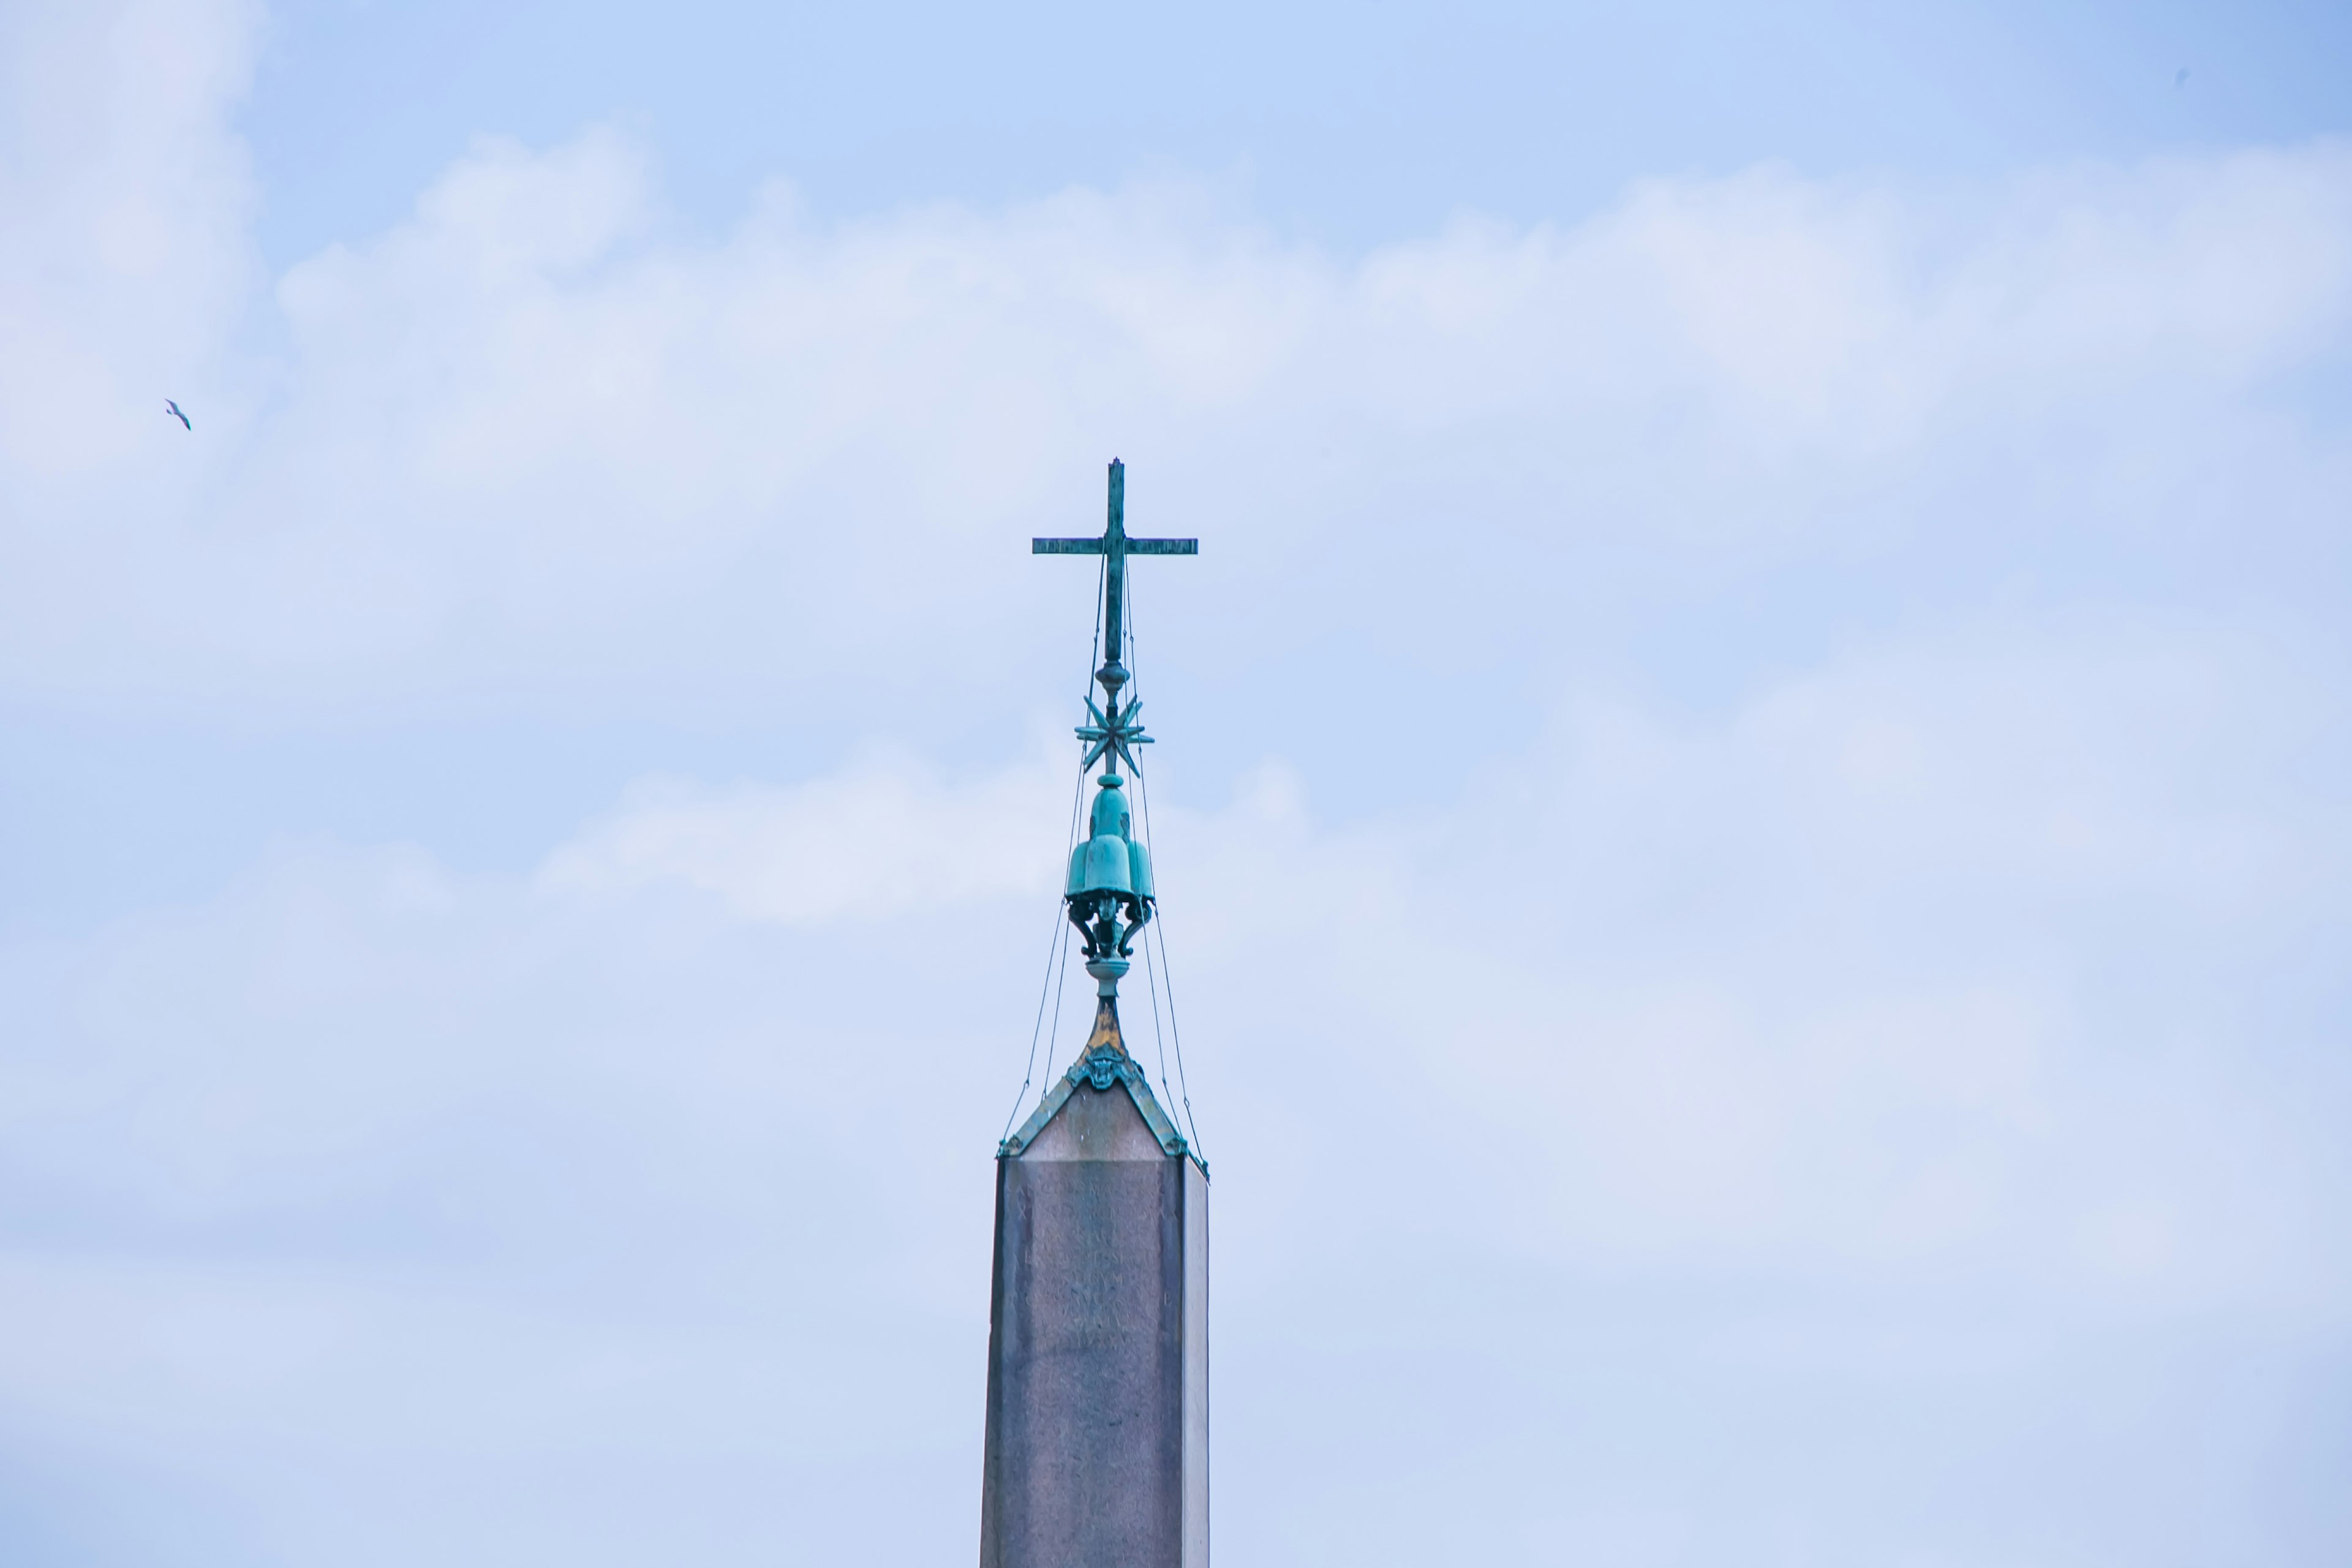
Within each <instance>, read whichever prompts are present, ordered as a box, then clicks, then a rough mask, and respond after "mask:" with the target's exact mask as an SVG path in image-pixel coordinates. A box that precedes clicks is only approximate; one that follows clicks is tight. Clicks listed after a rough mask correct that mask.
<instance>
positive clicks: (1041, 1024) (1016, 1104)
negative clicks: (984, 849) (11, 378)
mask: <svg viewBox="0 0 2352 1568" xmlns="http://www.w3.org/2000/svg"><path fill="white" fill-rule="evenodd" d="M1109 566H1110V563H1108V561H1106V562H1105V563H1103V564H1102V565H1101V566H1100V567H1097V569H1096V573H1095V625H1094V630H1092V631H1090V632H1088V633H1087V667H1086V668H1087V677H1086V689H1087V691H1088V692H1089V693H1090V692H1091V691H1092V689H1093V685H1094V662H1095V646H1096V644H1097V643H1098V642H1099V641H1101V639H1102V589H1103V575H1104V574H1105V573H1107V572H1108V570H1109ZM1086 793H1087V771H1086V769H1084V768H1080V769H1079V770H1078V776H1077V777H1076V778H1075V779H1073V780H1071V781H1070V830H1069V833H1068V835H1067V837H1066V839H1065V841H1064V843H1063V845H1062V863H1063V864H1064V865H1065V866H1066V865H1068V864H1069V859H1070V852H1071V851H1072V850H1074V849H1076V847H1077V844H1078V807H1079V805H1080V803H1081V802H1082V801H1083V800H1084V799H1085V798H1086ZM1069 972H1070V922H1069V921H1068V919H1067V918H1066V916H1065V915H1064V913H1063V910H1062V902H1061V900H1060V899H1059V898H1056V899H1055V900H1054V935H1053V938H1052V939H1051V940H1050V941H1048V942H1046V943H1045V981H1044V983H1043V984H1041V985H1040V986H1039V987H1038V989H1037V1019H1036V1022H1035V1023H1034V1024H1032V1025H1031V1026H1030V1028H1029V1059H1028V1061H1027V1062H1026V1063H1025V1064H1024V1066H1023V1067H1022V1069H1021V1087H1020V1088H1019V1089H1016V1090H1014V1091H1013V1114H1012V1115H1011V1116H1008V1117H1006V1118H1005V1119H1004V1131H1003V1132H1001V1133H999V1134H998V1135H997V1142H1000V1143H1002V1142H1003V1141H1004V1140H1005V1139H1007V1138H1010V1137H1011V1136H1013V1122H1014V1121H1017V1120H1018V1119H1019V1118H1020V1115H1021V1108H1022V1107H1023V1106H1024V1105H1025V1104H1027V1103H1028V1102H1029V1086H1030V1085H1031V1084H1032V1083H1034V1082H1035V1081H1036V1075H1037V1043H1038V1040H1039V1038H1040V1037H1041V1036H1042V1037H1044V1039H1045V1066H1046V1068H1047V1069H1048V1070H1049V1071H1050V1070H1051V1069H1052V1068H1053V1065H1054V1053H1055V1047H1058V1046H1059V1045H1060V1043H1061V1038H1062V985H1061V984H1059V982H1060V981H1063V980H1066V979H1067V978H1068V976H1069ZM1048 989H1050V990H1051V991H1052V992H1053V994H1054V1029H1053V1033H1051V1034H1050V1035H1048V1034H1045V993H1046V991H1047V990H1048Z"/></svg>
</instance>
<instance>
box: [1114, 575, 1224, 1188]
mask: <svg viewBox="0 0 2352 1568" xmlns="http://www.w3.org/2000/svg"><path fill="white" fill-rule="evenodd" d="M1127 645H1128V653H1129V658H1133V657H1134V649H1135V610H1134V606H1133V605H1129V608H1128V612H1127ZM1138 700H1140V699H1138ZM1135 783H1136V794H1137V795H1138V797H1139V804H1140V805H1142V807H1143V851H1144V853H1145V854H1146V855H1148V856H1150V858H1151V866H1152V874H1153V875H1154V876H1155V877H1156V876H1158V875H1159V868H1160V847H1159V846H1158V845H1156V844H1154V843H1152V841H1151V781H1150V779H1149V778H1147V777H1146V776H1145V775H1144V772H1143V769H1142V768H1140V767H1138V768H1137V769H1136V770H1135ZM1153 902H1154V905H1155V908H1154V911H1153V919H1152V921H1151V924H1150V925H1149V926H1147V927H1145V928H1144V932H1143V956H1144V960H1145V963H1144V973H1146V974H1150V973H1151V964H1150V958H1151V942H1152V933H1153V932H1154V931H1157V932H1158V933H1159V940H1160V972H1159V974H1158V976H1157V977H1156V978H1155V979H1154V980H1153V982H1152V987H1151V1017H1152V1026H1153V1027H1154V1029H1157V1028H1158V1026H1159V1022H1160V984H1162V983H1164V984H1166V985H1167V987H1168V1037H1169V1038H1170V1039H1171V1040H1173V1041H1174V1042H1175V1043H1176V1092H1177V1095H1178V1097H1179V1098H1180V1099H1181V1100H1182V1101H1183V1102H1184V1131H1185V1132H1186V1133H1187V1134H1188V1135H1189V1136H1190V1137H1191V1138H1192V1152H1193V1153H1194V1154H1196V1155H1199V1156H1200V1159H1201V1161H1202V1163H1203V1164H1206V1163H1208V1156H1207V1155H1206V1154H1202V1152H1201V1130H1200V1128H1199V1127H1197V1126H1196V1125H1194V1123H1193V1121H1192V1085H1191V1084H1190V1083H1189V1082H1187V1081H1186V1079H1185V1076H1184V1036H1183V1032H1182V1031H1181V1030H1180V1029H1179V1028H1178V1027H1177V1026H1176V976H1175V975H1174V973H1171V971H1170V969H1169V967H1168V916H1167V912H1166V908H1165V906H1164V905H1160V903H1159V900H1153ZM1167 1081H1168V1068H1167V1065H1166V1063H1165V1062H1163V1063H1162V1064H1161V1066H1160V1087H1161V1088H1162V1089H1165V1088H1166V1087H1167Z"/></svg>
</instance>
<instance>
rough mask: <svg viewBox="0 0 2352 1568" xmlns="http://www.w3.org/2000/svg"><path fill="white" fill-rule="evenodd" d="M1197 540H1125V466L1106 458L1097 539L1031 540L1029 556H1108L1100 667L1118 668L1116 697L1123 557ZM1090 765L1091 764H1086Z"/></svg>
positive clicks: (1191, 547)
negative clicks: (1106, 497) (1106, 494)
mask: <svg viewBox="0 0 2352 1568" xmlns="http://www.w3.org/2000/svg"><path fill="white" fill-rule="evenodd" d="M1200 552H1201V542H1200V541H1199V540H1197V539H1129V537H1128V536H1127V465H1126V464H1125V463H1122V462H1120V461H1119V460H1118V458H1112V459H1111V460H1110V525H1109V526H1108V527H1107V528H1105V529H1104V530H1103V536H1102V537H1101V538H1100V539H1033V540H1031V541H1030V542H1029V553H1030V554H1032V555H1102V556H1108V558H1109V559H1108V562H1107V563H1106V564H1105V567H1104V571H1103V668H1105V669H1107V670H1118V674H1119V678H1120V679H1119V680H1118V681H1106V682H1104V685H1105V686H1106V687H1107V688H1108V689H1109V690H1110V692H1111V693H1112V695H1113V697H1114V698H1116V696H1117V695H1118V687H1119V685H1120V684H1121V682H1123V681H1124V680H1125V679H1126V675H1127V671H1126V670H1125V669H1124V668H1120V666H1119V662H1118V636H1119V616H1120V612H1121V611H1123V610H1124V609H1125V608H1126V607H1127V558H1128V557H1129V556H1130V555H1198V554H1199V553H1200ZM1087 765H1088V766H1092V765H1093V764H1092V763H1088V764H1087Z"/></svg>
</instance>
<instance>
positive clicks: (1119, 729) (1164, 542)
mask: <svg viewBox="0 0 2352 1568" xmlns="http://www.w3.org/2000/svg"><path fill="white" fill-rule="evenodd" d="M1029 549H1030V552H1031V553H1033V554H1037V555H1099V556H1101V557H1103V646H1102V657H1103V662H1102V668H1100V669H1097V670H1096V671H1095V679H1096V681H1097V682H1098V683H1099V684H1100V685H1101V687H1102V689H1103V700H1102V705H1101V706H1100V707H1097V706H1096V705H1095V701H1094V699H1093V698H1091V697H1089V698H1087V719H1088V720H1089V721H1090V722H1087V723H1085V724H1082V725H1080V726H1078V730H1077V736H1078V742H1079V743H1080V744H1081V745H1083V746H1085V747H1086V748H1087V752H1086V760H1085V761H1084V762H1082V763H1079V764H1078V765H1079V766H1080V767H1082V768H1092V767H1093V766H1094V765H1095V764H1096V763H1099V762H1104V761H1106V760H1108V761H1109V762H1111V763H1113V764H1114V765H1113V769H1112V771H1111V772H1108V773H1104V774H1103V775H1102V777H1101V778H1099V779H1097V781H1095V782H1096V784H1097V786H1098V789H1099V793H1098V794H1097V795H1096V796H1095V805H1094V810H1093V812H1092V813H1091V814H1090V816H1089V818H1088V826H1087V839H1086V842H1084V843H1082V844H1080V845H1079V846H1078V847H1076V849H1074V850H1073V851H1072V852H1071V854H1070V874H1069V878H1068V879H1067V880H1066V882H1065V883H1064V884H1063V888H1062V899H1063V902H1064V904H1065V906H1066V912H1067V913H1068V915H1069V919H1070V923H1071V924H1072V925H1074V926H1076V928H1077V931H1078V938H1079V940H1080V942H1083V943H1084V944H1085V947H1086V954H1087V973H1088V974H1090V975H1092V976H1094V979H1095V988H1096V992H1097V994H1098V995H1101V996H1104V997H1116V996H1117V995H1118V981H1119V976H1121V975H1123V974H1125V973H1127V970H1128V960H1129V957H1130V956H1131V955H1132V954H1133V952H1134V951H1135V938H1136V935H1137V933H1138V932H1139V931H1142V930H1143V928H1144V926H1145V925H1146V924H1148V923H1149V922H1150V920H1151V912H1152V908H1153V905H1154V902H1155V895H1154V893H1153V891H1152V883H1151V857H1150V852H1149V851H1147V850H1146V849H1145V848H1144V847H1143V845H1142V844H1141V843H1140V842H1139V841H1138V840H1137V838H1136V837H1135V833H1134V826H1133V817H1132V815H1131V814H1130V813H1129V810H1128V805H1127V796H1126V795H1125V794H1124V793H1123V786H1124V784H1125V783H1126V781H1125V780H1123V779H1121V778H1120V777H1119V776H1118V771H1117V768H1116V763H1126V764H1127V767H1128V771H1129V772H1130V773H1132V772H1135V771H1136V765H1135V752H1134V748H1135V747H1137V746H1148V745H1150V744H1151V737H1150V736H1149V735H1147V734H1145V733H1144V732H1143V721H1142V717H1141V715H1142V712H1143V704H1142V703H1140V702H1139V701H1136V700H1132V699H1129V700H1128V701H1126V702H1125V703H1124V704H1122V703H1121V701H1120V700H1119V692H1120V689H1122V688H1124V687H1125V686H1126V685H1127V682H1128V679H1129V677H1128V672H1127V667H1126V666H1124V665H1122V664H1120V663H1119V662H1118V655H1119V648H1120V646H1121V639H1122V638H1123V637H1124V636H1125V625H1124V622H1125V616H1126V608H1127V558H1128V557H1129V556H1130V555H1197V554H1199V553H1200V551H1201V542H1200V541H1199V540H1197V539H1130V538H1129V537H1128V532H1127V465H1126V464H1124V463H1122V462H1120V461H1119V460H1118V458H1112V459H1111V465H1110V510H1109V517H1108V521H1107V522H1106V523H1105V525H1104V528H1103V533H1102V537H1101V538H1100V539H1033V540H1031V541H1030V542H1029Z"/></svg>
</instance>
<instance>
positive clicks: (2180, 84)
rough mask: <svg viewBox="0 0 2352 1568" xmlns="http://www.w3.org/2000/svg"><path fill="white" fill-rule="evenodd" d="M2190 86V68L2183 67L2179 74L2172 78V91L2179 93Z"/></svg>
mask: <svg viewBox="0 0 2352 1568" xmlns="http://www.w3.org/2000/svg"><path fill="white" fill-rule="evenodd" d="M2188 85H2189V68H2188V67H2187V66H2182V67H2181V68H2180V69H2179V71H2178V72H2176V73H2175V74H2174V76H2173V78H2172V90H2173V91H2175V92H2179V90H2180V89H2182V88H2184V87H2187V86H2188Z"/></svg>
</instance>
